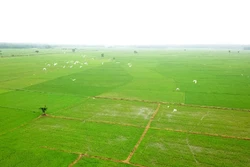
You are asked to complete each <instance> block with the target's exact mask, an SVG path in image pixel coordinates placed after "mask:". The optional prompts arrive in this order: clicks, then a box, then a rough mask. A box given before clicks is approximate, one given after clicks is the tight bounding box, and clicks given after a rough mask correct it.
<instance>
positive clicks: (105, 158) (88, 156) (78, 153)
mask: <svg viewBox="0 0 250 167" xmlns="http://www.w3.org/2000/svg"><path fill="white" fill-rule="evenodd" d="M41 148H44V149H47V150H52V151H60V152H65V153H69V154H76V155H79V156H78V157H77V159H76V160H75V161H74V162H72V163H71V164H70V165H69V167H72V166H73V165H75V164H76V163H77V162H78V161H79V160H81V158H82V157H87V158H94V159H99V160H105V161H112V162H116V163H123V164H124V162H123V161H122V160H117V159H112V158H108V157H101V156H95V155H88V154H83V153H80V152H72V151H68V150H62V149H57V148H52V147H48V146H41ZM126 164H130V165H132V166H137V167H145V166H143V165H140V164H133V163H126Z"/></svg>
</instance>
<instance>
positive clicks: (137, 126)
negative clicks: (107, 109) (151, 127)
mask: <svg viewBox="0 0 250 167" xmlns="http://www.w3.org/2000/svg"><path fill="white" fill-rule="evenodd" d="M46 116H47V117H50V118H57V119H67V120H76V121H82V122H94V123H104V124H111V125H121V126H132V127H136V128H144V127H143V126H139V125H134V124H128V123H119V122H111V121H95V120H86V119H81V118H73V117H64V116H55V115H49V114H46Z"/></svg>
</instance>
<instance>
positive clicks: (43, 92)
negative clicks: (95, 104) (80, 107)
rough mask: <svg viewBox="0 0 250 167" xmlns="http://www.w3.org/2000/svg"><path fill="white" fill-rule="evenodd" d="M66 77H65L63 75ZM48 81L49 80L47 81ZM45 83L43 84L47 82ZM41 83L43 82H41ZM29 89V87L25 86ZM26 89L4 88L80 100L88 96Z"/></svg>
mask: <svg viewBox="0 0 250 167" xmlns="http://www.w3.org/2000/svg"><path fill="white" fill-rule="evenodd" d="M65 76H66V75H65ZM47 81H50V80H47ZM47 81H45V82H47ZM41 83H43V82H41ZM27 87H29V86H27ZM27 87H24V88H6V87H5V88H4V87H3V89H6V90H11V91H23V92H29V93H40V94H53V95H63V96H75V97H80V98H89V96H86V95H75V94H70V93H56V92H47V91H39V90H30V89H25V88H27ZM4 93H8V92H4Z"/></svg>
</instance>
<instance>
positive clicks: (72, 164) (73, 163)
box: [69, 154, 83, 167]
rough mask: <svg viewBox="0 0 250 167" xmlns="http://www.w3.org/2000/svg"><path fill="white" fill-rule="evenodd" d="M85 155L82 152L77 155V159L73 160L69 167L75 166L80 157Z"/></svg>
mask: <svg viewBox="0 0 250 167" xmlns="http://www.w3.org/2000/svg"><path fill="white" fill-rule="evenodd" d="M82 157H83V155H82V154H79V156H78V157H77V159H76V160H75V161H74V162H72V163H71V164H69V167H72V166H74V165H75V164H76V163H77V162H78V161H79V160H80V159H82Z"/></svg>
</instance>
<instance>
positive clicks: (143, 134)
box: [123, 104, 161, 163]
mask: <svg viewBox="0 0 250 167" xmlns="http://www.w3.org/2000/svg"><path fill="white" fill-rule="evenodd" d="M160 106H161V104H158V106H157V108H156V110H155V112H154V114H153V115H152V117H151V118H150V120H149V122H148V124H147V126H146V127H145V129H144V131H143V133H142V135H141V137H140V139H139V140H138V141H137V143H136V145H135V146H134V148H133V150H132V151H131V152H130V154H129V155H128V157H127V159H125V160H124V161H123V162H124V163H130V160H131V158H132V156H133V155H134V153H135V151H136V150H137V148H138V147H139V145H140V144H141V142H142V140H143V138H144V137H145V135H146V133H147V132H148V130H149V128H150V125H151V122H152V121H153V119H154V117H155V115H156V114H157V113H158V111H159V109H160Z"/></svg>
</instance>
